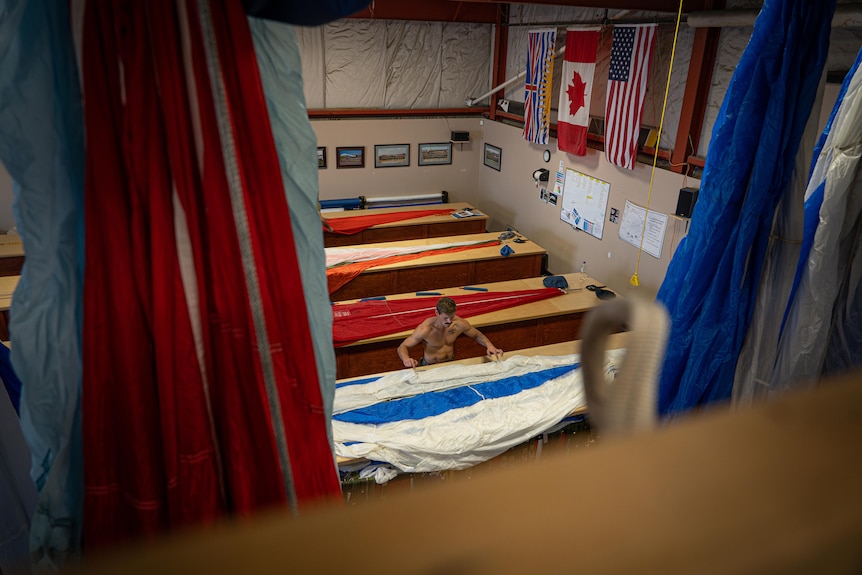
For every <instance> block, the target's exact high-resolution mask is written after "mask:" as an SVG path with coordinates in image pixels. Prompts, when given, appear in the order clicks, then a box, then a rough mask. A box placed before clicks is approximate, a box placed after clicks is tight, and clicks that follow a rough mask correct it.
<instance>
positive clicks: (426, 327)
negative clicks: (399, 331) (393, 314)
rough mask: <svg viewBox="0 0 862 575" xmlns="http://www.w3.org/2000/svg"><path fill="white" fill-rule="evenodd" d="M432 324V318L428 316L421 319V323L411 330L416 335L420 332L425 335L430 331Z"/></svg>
mask: <svg viewBox="0 0 862 575" xmlns="http://www.w3.org/2000/svg"><path fill="white" fill-rule="evenodd" d="M433 326H434V318H433V317H429V318H428V319H425V320H422V323H420V324H419V325H417V326H416V329H415V330H413V333H414V334H416V335H419V334H422V335H427V334H428V333H430V332H431V330H432V329H433Z"/></svg>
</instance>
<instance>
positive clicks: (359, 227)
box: [324, 208, 455, 235]
mask: <svg viewBox="0 0 862 575" xmlns="http://www.w3.org/2000/svg"><path fill="white" fill-rule="evenodd" d="M454 211H455V210H453V209H452V208H447V209H445V210H419V211H411V212H389V213H384V214H373V213H372V214H367V215H361V216H350V217H344V218H330V219H329V220H327V221H328V222H329V227H330V228H331V230H332V233H333V234H342V235H350V234H356V233H359V232H361V231H363V230H367V229H368V228H371V227H374V226H377V225H380V224H389V223H392V222H401V221H407V220H415V219H417V218H424V217H427V216H444V215H447V214H451V213H452V212H454ZM324 229H325V228H324Z"/></svg>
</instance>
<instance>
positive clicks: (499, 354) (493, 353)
mask: <svg viewBox="0 0 862 575" xmlns="http://www.w3.org/2000/svg"><path fill="white" fill-rule="evenodd" d="M485 349H486V353H487V354H488V357H489V358H491V359H493V360H498V359H503V350H502V349H500V348H498V347H494V346H493V345H489V346H488V347H487V348H485Z"/></svg>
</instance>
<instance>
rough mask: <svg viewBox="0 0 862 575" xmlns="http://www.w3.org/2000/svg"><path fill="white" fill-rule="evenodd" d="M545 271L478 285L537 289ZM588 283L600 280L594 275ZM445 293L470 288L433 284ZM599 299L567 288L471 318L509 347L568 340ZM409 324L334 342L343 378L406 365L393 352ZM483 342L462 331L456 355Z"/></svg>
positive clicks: (473, 353)
mask: <svg viewBox="0 0 862 575" xmlns="http://www.w3.org/2000/svg"><path fill="white" fill-rule="evenodd" d="M578 276H580V274H566V275H565V277H566V280H567V281H568V283H569V286H570V287H574V286H576V285H578V284H577V281H578ZM542 279H543V278H541V277H534V278H529V279H521V280H512V281H505V282H496V283H487V284H479V285H478V286H476V287H484V288H487V289H488V291H515V290H525V289H536V288H541V287H543V286H542ZM587 283H594V284H597V285H602V284H598V283H597V282H596V281H595V280H593V279H592V278H588V280H587ZM435 291H437V292H439V293H441V294H442V295H449V296H451V295H456V294H465V293H472V292H468V291H464V290H463V289H461V288H447V289H438V290H435ZM412 297H416V295H415V294H413V293H407V294H398V295H393V296H387V299H404V298H412ZM599 303H600V300H599V299H598V298H597V297H596V296H595V294H594V293H593V292H591V291H588V290H585V289H581V290H580V291H569V293H567V294H564V295H561V296H559V297H554V298H550V299H546V300H542V301H538V302H533V303H528V304H524V305H521V306H517V307H513V308H509V309H504V310H501V311H496V312H493V313H487V314H482V315H477V316H473V317H470V318H467V321H469V322H470V323H471V324H472V325H473V326H475V327H476V328H477V329H479V331H481V332H482V333H484V334H485V335H486V336H488V338H489V339H490V340H491V341H492V342H494V345H496V346H497V347H499V348H500V349H502V350H503V351H504V352H506V353H508V352H511V351H512V350H518V349H525V348H530V347H536V346H541V345H548V344H552V343H559V342H564V341H570V340H574V339H577V338H578V332H579V331H580V327H581V321H582V319H583V315H584V313H585V312H587V311H589V310H591V309H593V308H594V307H595V306H596V305H598V304H599ZM412 331H413V330H412V329H411V330H405V331H399V332H397V333H393V334H390V335H384V336H380V337H375V338H371V339H365V340H362V341H358V342H356V343H353V344H351V345H346V346H344V347H339V348H336V350H335V361H336V377H338V378H339V379H343V378H349V377H357V376H361V375H368V374H373V373H379V372H384V371H394V370H397V369H402V368H403V365H402V363H401V361H400V360H399V359H398V354H397V353H396V352H395V350H396V348H397V347H398V344H400V343H401V341H403V340H404V338H406V337H407V336H408V335H410V334H411V333H412ZM422 351H423V350H422V346H421V345H420V346H416V347H415V348H413V349H412V350H411V355H412V356H413V357H414V358H416V359H419V358H420V357H422ZM483 355H485V348H484V347H482V346H480V345H479V344H477V343H476V342H475V341H474V340H473V339H471V338H469V337H466V336H462V337H459V338H458V339H457V340H456V341H455V357H457V358H467V357H480V356H483Z"/></svg>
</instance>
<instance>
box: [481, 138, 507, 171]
mask: <svg viewBox="0 0 862 575" xmlns="http://www.w3.org/2000/svg"><path fill="white" fill-rule="evenodd" d="M482 157H483V159H484V161H485V165H486V166H488V167H489V168H494V169H495V170H497V171H498V172H499V171H500V167H501V166H502V165H503V150H501V149H500V148H498V147H497V146H492V145H491V144H485V153H484V154H483V156H482Z"/></svg>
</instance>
